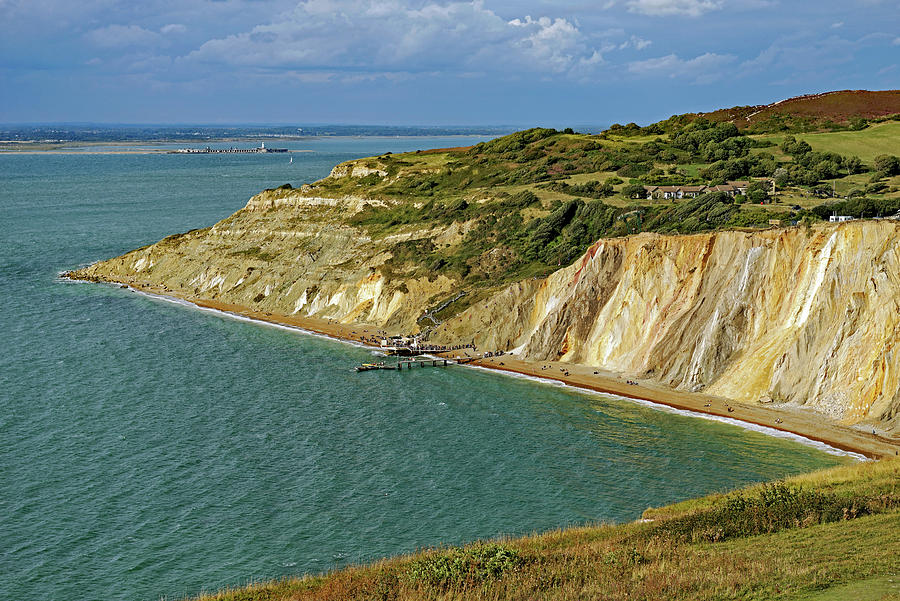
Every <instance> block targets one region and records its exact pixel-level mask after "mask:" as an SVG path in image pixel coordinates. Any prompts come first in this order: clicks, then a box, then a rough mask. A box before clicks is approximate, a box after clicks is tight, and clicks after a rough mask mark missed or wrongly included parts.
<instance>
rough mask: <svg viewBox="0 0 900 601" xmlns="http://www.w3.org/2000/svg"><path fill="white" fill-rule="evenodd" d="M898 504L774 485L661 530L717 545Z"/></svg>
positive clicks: (892, 497)
mask: <svg viewBox="0 0 900 601" xmlns="http://www.w3.org/2000/svg"><path fill="white" fill-rule="evenodd" d="M898 505H900V497H897V496H896V495H879V496H876V497H872V498H866V497H855V498H844V497H840V496H837V495H834V494H827V493H821V492H818V491H815V490H809V489H805V488H800V487H795V486H789V485H787V484H782V483H778V482H776V483H773V484H765V485H763V487H762V489H761V490H759V491H758V492H752V493H751V492H739V493H733V494H731V495H729V496H728V497H727V498H726V499H725V501H724V503H721V504H719V505H717V506H715V507H713V508H712V509H710V510H705V511H699V512H695V513H690V514H686V515H682V516H679V517H677V518H674V519H672V520H668V521H666V522H664V523H662V524H660V526H659V527H658V529H657V530H658V531H660V532H663V533H665V534H667V535H671V536H672V537H674V538H676V539H682V540H684V541H686V542H719V541H723V540H729V539H734V538H739V537H744V536H755V535H758V534H766V533H770V532H777V531H779V530H784V529H786V528H795V527H805V526H810V525H813V524H822V523H827V522H836V521H838V520H842V519H851V518H856V517H860V516H863V515H867V514H870V513H878V512H880V511H884V510H885V509H889V508H893V507H897V506H898Z"/></svg>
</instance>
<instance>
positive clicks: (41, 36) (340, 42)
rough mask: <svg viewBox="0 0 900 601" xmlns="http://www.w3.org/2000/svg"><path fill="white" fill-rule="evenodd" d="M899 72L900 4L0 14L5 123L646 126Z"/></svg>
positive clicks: (76, 6) (779, 1)
mask: <svg viewBox="0 0 900 601" xmlns="http://www.w3.org/2000/svg"><path fill="white" fill-rule="evenodd" d="M898 64H900V0H817V1H815V2H808V1H805V0H804V1H799V0H797V1H795V0H593V1H576V0H573V1H549V0H519V1H513V0H477V1H474V2H462V1H454V0H306V1H300V2H298V1H297V0H139V1H134V0H132V1H128V2H126V1H123V0H78V1H73V0H0V122H7V123H13V122H72V121H91V122H107V123H110V122H119V123H123V122H127V123H186V122H194V123H367V124H382V123H384V124H444V125H446V124H457V125H463V124H510V125H523V126H524V125H535V124H545V125H552V126H557V127H559V126H565V125H573V126H577V125H588V124H609V123H612V122H616V121H619V122H627V121H637V122H639V123H646V122H649V121H655V120H658V119H661V118H665V117H668V116H669V115H672V114H674V113H680V112H686V111H695V110H712V109H715V108H720V107H724V106H734V105H743V104H757V103H766V102H772V101H775V100H779V99H782V98H786V97H789V96H794V95H797V94H802V93H809V92H821V91H826V90H834V89H847V88H852V89H858V88H866V89H894V88H900V66H898Z"/></svg>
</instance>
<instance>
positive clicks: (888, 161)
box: [874, 154, 900, 176]
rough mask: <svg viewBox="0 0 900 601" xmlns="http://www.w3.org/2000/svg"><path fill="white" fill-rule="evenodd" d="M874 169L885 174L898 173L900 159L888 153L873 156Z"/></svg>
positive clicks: (899, 170) (899, 171)
mask: <svg viewBox="0 0 900 601" xmlns="http://www.w3.org/2000/svg"><path fill="white" fill-rule="evenodd" d="M874 165H875V171H879V172H881V173H884V174H885V175H887V176H891V175H897V174H900V159H898V158H897V157H895V156H894V155H890V154H882V155H879V156H877V157H875V163H874Z"/></svg>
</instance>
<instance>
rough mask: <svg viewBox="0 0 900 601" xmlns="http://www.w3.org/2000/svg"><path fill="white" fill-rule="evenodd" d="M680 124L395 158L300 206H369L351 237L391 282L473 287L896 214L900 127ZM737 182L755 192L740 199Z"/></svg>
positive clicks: (552, 134)
mask: <svg viewBox="0 0 900 601" xmlns="http://www.w3.org/2000/svg"><path fill="white" fill-rule="evenodd" d="M673 119H675V118H673ZM676 121H678V120H670V121H668V122H663V124H664V127H662V126H661V125H660V124H656V125H653V126H649V127H646V128H639V127H637V126H634V127H619V128H611V129H610V130H608V131H606V132H604V133H602V134H600V135H586V134H578V133H575V132H572V131H571V130H567V131H556V130H553V129H546V128H534V129H530V130H526V131H521V132H517V133H515V134H512V135H509V136H504V137H502V138H498V139H495V140H492V141H490V142H486V143H482V144H478V145H476V146H473V147H470V148H454V149H445V150H437V151H427V152H416V153H406V154H402V155H391V154H385V155H381V156H378V157H371V158H368V159H362V160H359V161H353V162H350V163H345V164H343V165H340V166H338V167H336V168H335V170H334V171H333V173H332V176H331V177H328V178H325V179H323V180H321V181H319V182H316V183H314V184H312V185H308V186H304V187H303V190H302V194H304V195H308V196H323V197H329V198H343V199H346V198H354V199H361V200H360V202H361V203H362V204H361V207H362V210H361V211H359V212H355V213H353V214H352V215H348V217H347V219H348V223H349V224H350V225H352V226H354V227H359V228H362V229H363V230H365V231H366V232H367V234H368V235H370V236H372V237H373V239H378V240H387V241H389V246H390V252H391V255H392V258H391V260H390V261H389V264H388V266H387V267H388V269H391V270H393V272H394V273H398V274H402V275H407V276H408V275H411V274H416V273H418V274H420V275H421V274H423V273H426V272H427V273H437V274H442V275H445V276H447V277H449V278H452V279H454V280H458V281H461V282H463V284H464V285H466V286H474V287H484V286H493V285H496V284H498V283H501V284H502V283H507V282H512V281H518V280H522V279H524V278H528V277H532V276H543V275H546V274H548V273H550V272H552V271H554V270H555V269H556V268H558V267H559V266H561V265H566V264H568V263H571V261H573V260H574V259H575V258H577V257H578V256H580V255H581V254H582V253H583V252H584V251H585V250H586V249H587V247H588V246H589V245H590V244H592V243H593V242H594V241H596V240H597V239H599V238H611V237H618V236H624V235H627V234H632V233H637V232H641V231H649V232H659V233H681V234H684V233H696V232H703V231H711V230H719V229H742V228H768V227H771V224H772V223H773V222H778V223H782V224H785V225H788V224H791V223H797V222H802V223H807V224H808V223H812V222H815V221H820V220H823V219H825V220H827V219H828V217H829V215H831V214H832V213H834V212H837V213H838V214H842V215H850V216H854V217H860V216H862V217H876V216H880V215H881V216H884V215H892V214H894V213H896V212H897V211H898V209H900V163H897V162H896V161H894V162H892V160H893V159H892V157H895V156H896V155H900V141H898V140H900V138H898V137H897V136H896V133H897V131H898V128H900V122H898V121H890V120H887V121H882V122H879V123H867V122H865V121H863V122H862V124H861V125H859V127H854V128H850V127H844V128H842V129H841V128H839V129H840V131H836V132H828V133H812V134H810V133H800V130H792V133H790V132H789V133H778V134H760V135H747V134H746V132H745V131H743V130H741V129H740V128H739V127H737V125H736V124H735V123H732V122H726V121H721V122H719V121H715V120H712V119H706V118H703V117H696V116H695V117H694V118H691V119H686V120H685V121H684V123H681V122H676ZM734 181H738V182H745V183H744V184H742V185H743V186H745V188H743V189H741V190H740V193H736V190H735V187H734V186H732V185H731V184H730V183H729V182H734ZM773 183H774V185H775V193H774V194H773ZM748 184H749V186H748ZM450 226H452V227H453V231H452V233H451V234H449V235H446V231H447V229H446V228H448V227H450ZM423 232H441V235H440V236H432V235H424V234H423Z"/></svg>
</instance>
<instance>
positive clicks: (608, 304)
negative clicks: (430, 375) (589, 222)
mask: <svg viewBox="0 0 900 601" xmlns="http://www.w3.org/2000/svg"><path fill="white" fill-rule="evenodd" d="M898 234H900V225H898V224H897V223H896V222H890V221H881V222H875V221H869V222H853V223H847V224H842V225H839V226H832V225H826V226H821V227H817V228H814V229H812V230H808V231H807V230H803V229H800V228H794V229H790V230H770V231H765V232H755V233H744V232H718V233H711V234H698V235H690V236H659V235H651V234H641V235H638V236H634V237H630V238H623V239H616V240H601V241H599V242H597V243H596V244H595V245H594V246H592V247H591V248H590V249H589V251H588V252H587V253H586V254H585V255H584V256H583V257H582V258H581V259H580V260H579V261H577V262H576V263H575V264H573V265H571V266H569V267H566V268H564V269H561V270H559V271H558V272H556V273H554V274H553V275H551V276H550V277H549V278H547V279H546V280H543V281H527V282H520V283H518V284H516V285H514V286H511V287H509V288H508V289H506V290H504V291H502V292H500V293H499V294H497V295H495V296H494V297H492V298H491V299H490V300H488V301H487V302H485V303H481V304H479V305H477V306H473V307H471V308H470V309H469V310H467V311H466V312H464V313H462V314H460V315H459V316H457V317H456V318H455V319H454V320H452V322H448V323H446V324H444V325H443V326H442V327H441V328H440V330H439V331H438V332H437V335H438V336H439V337H441V338H444V339H453V338H459V337H471V338H474V339H475V341H476V343H478V344H479V345H480V346H482V347H484V348H504V349H516V350H517V352H519V353H521V354H522V355H524V356H525V357H527V358H533V359H538V360H550V359H552V360H563V361H572V362H577V363H584V364H588V365H594V366H598V367H602V368H604V369H608V370H612V371H618V372H622V373H626V374H633V375H639V376H644V377H651V378H654V379H657V380H659V381H661V382H663V383H666V384H668V385H670V386H673V387H676V388H680V389H687V390H705V391H707V392H709V393H712V394H716V395H722V396H726V397H730V398H733V399H736V400H740V401H745V402H756V401H760V400H762V401H770V400H771V401H774V402H777V403H784V402H786V403H793V404H797V405H805V406H807V407H809V408H812V409H814V410H816V411H819V412H822V413H824V414H827V415H829V416H831V417H833V418H837V419H839V420H842V421H844V422H846V423H859V422H868V421H871V422H875V421H878V422H882V423H883V425H884V426H887V427H889V428H892V429H896V427H897V425H898V420H897V414H898V409H900V356H897V355H895V346H896V345H897V342H898V340H900V237H898Z"/></svg>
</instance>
